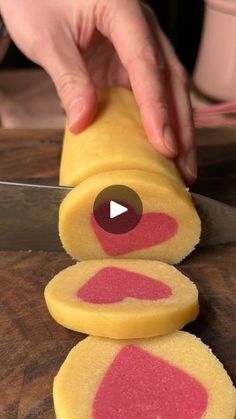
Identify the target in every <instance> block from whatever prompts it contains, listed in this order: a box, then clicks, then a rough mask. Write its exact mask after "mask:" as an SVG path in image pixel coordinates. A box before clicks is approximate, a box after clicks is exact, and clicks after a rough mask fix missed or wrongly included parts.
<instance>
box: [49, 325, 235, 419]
mask: <svg viewBox="0 0 236 419" xmlns="http://www.w3.org/2000/svg"><path fill="white" fill-rule="evenodd" d="M53 399H54V407H55V412H56V417H57V419H154V418H165V419H200V418H201V419H203V418H204V419H234V418H235V412H236V394H235V389H234V387H233V385H232V382H231V380H230V378H229V376H228V375H227V373H226V371H225V369H224V367H223V365H222V364H221V362H220V361H218V359H217V358H216V357H215V356H214V355H213V354H212V352H211V350H210V349H209V348H208V347H207V346H206V345H204V344H203V343H202V342H201V340H200V339H198V338H196V337H195V336H194V335H191V334H189V333H187V332H175V333H173V334H169V335H165V336H161V337H157V338H151V339H136V340H129V341H124V340H123V341H122V340H111V339H106V338H97V337H88V338H86V339H85V340H83V341H82V342H80V343H79V344H78V345H76V346H75V347H74V348H73V349H72V350H71V352H70V353H69V355H68V356H67V358H66V360H65V362H64V363H63V365H62V366H61V368H60V370H59V372H58V374H57V376H56V377H55V379H54V387H53Z"/></svg>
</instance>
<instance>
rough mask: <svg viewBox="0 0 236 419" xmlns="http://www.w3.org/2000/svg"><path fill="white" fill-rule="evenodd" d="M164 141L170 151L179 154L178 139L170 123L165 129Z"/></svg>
mask: <svg viewBox="0 0 236 419" xmlns="http://www.w3.org/2000/svg"><path fill="white" fill-rule="evenodd" d="M164 142H165V146H166V148H168V150H169V151H171V152H172V153H174V154H177V152H178V147H177V143H176V139H175V136H174V133H173V131H172V128H171V127H170V126H169V125H166V127H165V129H164Z"/></svg>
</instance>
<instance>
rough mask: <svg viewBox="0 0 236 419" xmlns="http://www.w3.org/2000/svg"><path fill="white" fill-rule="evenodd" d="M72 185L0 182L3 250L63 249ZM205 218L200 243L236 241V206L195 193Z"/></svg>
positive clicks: (202, 218)
mask: <svg viewBox="0 0 236 419" xmlns="http://www.w3.org/2000/svg"><path fill="white" fill-rule="evenodd" d="M70 190H71V188H70V187H62V186H44V185H31V184H23V183H13V182H0V250H45V251H61V250H62V245H61V243H60V240H59V236H58V209H59V205H60V203H61V202H62V200H63V199H64V198H65V196H66V195H67V194H68V192H69V191H70ZM191 195H192V198H193V201H194V203H195V205H196V208H197V211H198V214H199V216H200V218H201V221H202V234H201V240H200V244H199V245H200V246H206V245H215V244H224V243H229V242H234V241H236V209H235V208H233V207H231V206H229V205H227V204H224V203H222V202H219V201H216V200H214V199H211V198H208V197H205V196H203V195H199V194H196V193H192V194H191Z"/></svg>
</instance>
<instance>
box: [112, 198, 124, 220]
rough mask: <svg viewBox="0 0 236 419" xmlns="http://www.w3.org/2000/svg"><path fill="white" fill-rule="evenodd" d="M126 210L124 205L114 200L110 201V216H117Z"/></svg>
mask: <svg viewBox="0 0 236 419" xmlns="http://www.w3.org/2000/svg"><path fill="white" fill-rule="evenodd" d="M126 211H128V208H127V207H124V205H120V204H118V202H115V201H110V218H115V217H118V216H119V215H121V214H124V212H126Z"/></svg>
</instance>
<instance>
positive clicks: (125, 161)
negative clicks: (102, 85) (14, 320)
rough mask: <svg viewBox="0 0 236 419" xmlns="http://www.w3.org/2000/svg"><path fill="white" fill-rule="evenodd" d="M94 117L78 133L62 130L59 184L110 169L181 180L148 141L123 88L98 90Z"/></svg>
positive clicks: (71, 184)
mask: <svg viewBox="0 0 236 419" xmlns="http://www.w3.org/2000/svg"><path fill="white" fill-rule="evenodd" d="M98 96H99V110H98V115H97V117H96V119H95V120H94V121H93V122H92V124H91V125H90V126H89V127H88V128H86V129H85V130H84V131H83V132H81V133H80V134H77V135H75V134H72V133H71V132H70V131H69V130H68V129H66V130H65V136H64V143H63V152H62V158H61V167H60V184H61V185H63V186H76V185H78V184H79V183H80V182H81V181H83V180H85V179H87V178H88V177H90V176H93V175H96V174H98V173H102V172H109V171H111V170H126V169H139V170H146V171H147V172H153V173H161V174H165V175H166V176H169V177H172V178H174V179H175V180H177V181H178V182H180V183H182V180H181V178H180V175H179V173H178V171H177V169H176V167H175V164H174V163H173V161H171V160H169V159H167V158H165V157H163V156H162V155H161V154H160V153H159V152H158V151H157V150H155V149H154V147H153V146H152V145H151V144H150V143H149V141H148V139H147V137H146V134H145V131H144V128H143V126H142V123H141V119H140V115H139V109H138V106H137V104H136V102H135V99H134V96H133V94H132V93H131V92H130V91H129V90H127V89H123V88H110V89H104V90H102V91H100V92H98Z"/></svg>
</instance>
